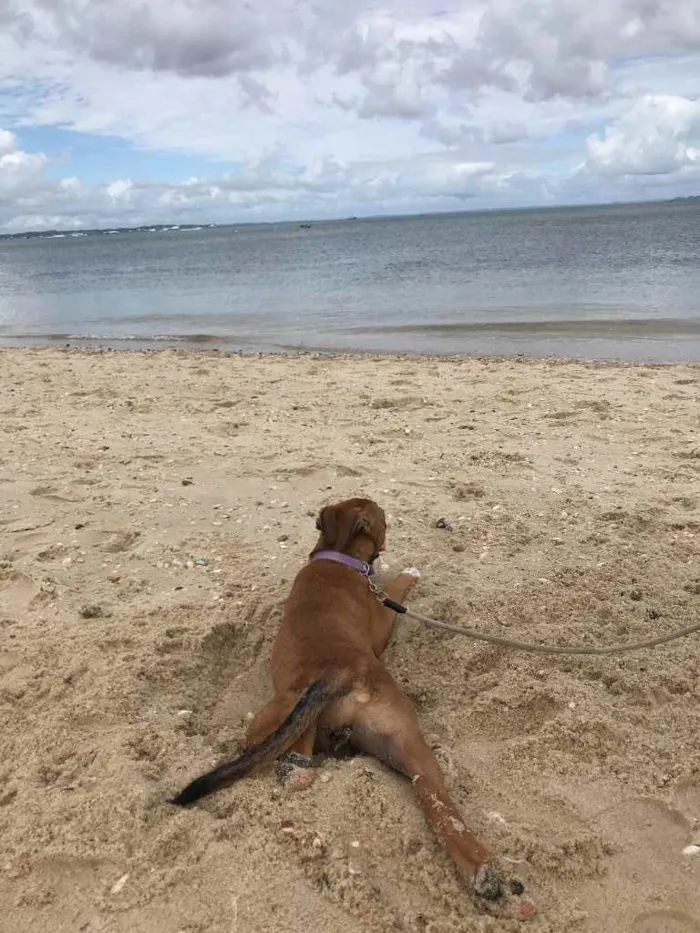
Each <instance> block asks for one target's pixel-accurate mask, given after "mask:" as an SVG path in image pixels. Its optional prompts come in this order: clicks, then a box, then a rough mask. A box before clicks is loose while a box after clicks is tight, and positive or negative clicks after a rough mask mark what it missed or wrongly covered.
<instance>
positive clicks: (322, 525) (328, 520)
mask: <svg viewBox="0 0 700 933" xmlns="http://www.w3.org/2000/svg"><path fill="white" fill-rule="evenodd" d="M316 528H317V530H318V531H320V532H321V535H322V536H323V542H324V544H326V545H328V546H331V545H333V544H334V543H335V539H336V538H337V536H338V521H337V516H336V511H335V507H334V506H332V505H327V506H326V507H325V508H323V509H321V511H320V513H319V516H318V518H317V519H316Z"/></svg>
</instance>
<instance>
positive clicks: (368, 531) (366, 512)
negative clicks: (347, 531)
mask: <svg viewBox="0 0 700 933" xmlns="http://www.w3.org/2000/svg"><path fill="white" fill-rule="evenodd" d="M362 534H364V535H369V537H370V538H371V539H372V540H373V541H374V544H375V546H376V548H377V551H383V550H384V546H385V544H386V518H385V516H384V512H383V510H382V509H380V508H379V506H378V505H376V504H375V503H374V502H371V503H368V504H367V505H366V506H365V507H364V508H363V509H362V511H361V512H360V514H359V515H358V516H357V518H356V520H355V524H354V526H353V529H352V537H353V538H355V537H357V536H358V535H362Z"/></svg>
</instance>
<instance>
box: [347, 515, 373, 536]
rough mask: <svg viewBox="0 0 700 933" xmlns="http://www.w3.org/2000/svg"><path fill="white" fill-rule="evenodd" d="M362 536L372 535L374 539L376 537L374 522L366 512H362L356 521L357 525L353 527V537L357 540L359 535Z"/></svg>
mask: <svg viewBox="0 0 700 933" xmlns="http://www.w3.org/2000/svg"><path fill="white" fill-rule="evenodd" d="M362 534H364V535H371V536H372V537H373V536H374V530H373V528H372V521H371V519H370V517H369V516H368V515H367V514H366V513H364V512H360V514H359V515H358V517H357V520H356V521H355V524H354V525H353V529H352V537H353V538H356V537H357V536H358V535H362Z"/></svg>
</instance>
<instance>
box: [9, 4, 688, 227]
mask: <svg viewBox="0 0 700 933" xmlns="http://www.w3.org/2000/svg"><path fill="white" fill-rule="evenodd" d="M694 194H700V0H475V2H471V0H394V2H385V3H382V2H368V0H249V2H247V0H0V232H4V233H11V232H22V231H25V230H42V229H54V228H60V229H71V230H73V229H74V230H79V229H81V228H93V227H113V226H135V225H139V224H145V223H195V224H197V223H240V222H246V221H250V222H257V221H270V220H293V219H298V220H302V219H307V218H319V219H321V218H333V217H347V216H369V215H375V214H406V213H419V212H432V211H455V210H470V209H474V210H476V209H479V210H480V209H484V208H504V207H523V206H530V205H556V204H576V203H597V202H609V201H632V200H652V199H662V198H667V197H678V196H685V195H694Z"/></svg>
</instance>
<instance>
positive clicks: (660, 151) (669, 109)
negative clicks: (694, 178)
mask: <svg viewBox="0 0 700 933" xmlns="http://www.w3.org/2000/svg"><path fill="white" fill-rule="evenodd" d="M586 145H587V149H588V158H587V161H586V169H587V170H588V171H589V172H591V173H598V174H601V175H669V174H673V173H675V172H679V171H680V170H682V169H684V168H686V167H688V166H691V167H697V168H698V169H700V101H697V100H695V101H691V100H686V99H685V98H683V97H671V96H668V95H653V94H649V95H646V96H644V97H642V98H640V99H639V100H637V101H635V102H634V104H633V105H632V107H631V108H630V109H629V110H628V111H627V113H625V114H624V115H623V116H622V117H621V118H620V119H619V120H617V121H615V122H614V123H612V124H610V125H609V126H607V127H606V128H605V130H604V131H603V133H602V134H594V135H592V136H589V137H588V139H587V140H586Z"/></svg>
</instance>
